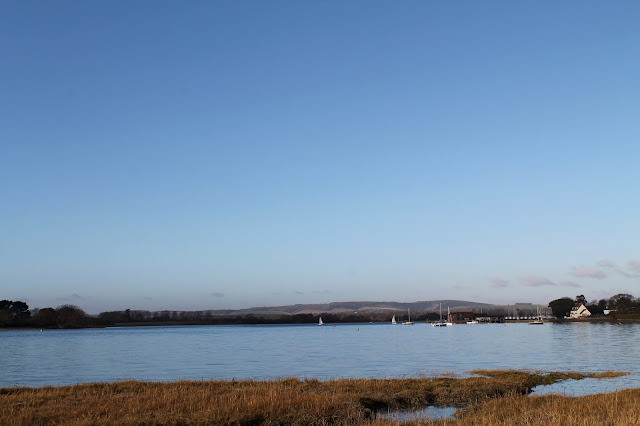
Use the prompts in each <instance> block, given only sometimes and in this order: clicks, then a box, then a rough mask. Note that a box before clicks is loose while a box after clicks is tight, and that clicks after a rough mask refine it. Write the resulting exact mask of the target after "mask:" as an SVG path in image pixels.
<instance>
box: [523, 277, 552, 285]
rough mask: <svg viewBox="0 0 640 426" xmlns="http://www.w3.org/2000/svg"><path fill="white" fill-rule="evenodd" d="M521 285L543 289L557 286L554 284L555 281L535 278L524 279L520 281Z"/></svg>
mask: <svg viewBox="0 0 640 426" xmlns="http://www.w3.org/2000/svg"><path fill="white" fill-rule="evenodd" d="M520 283H521V284H522V285H523V286H525V287H542V286H547V285H548V286H555V285H557V284H556V283H554V282H553V281H551V280H549V279H548V278H544V277H535V276H529V277H522V278H521V279H520Z"/></svg>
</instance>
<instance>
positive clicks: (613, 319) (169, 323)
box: [0, 317, 640, 331]
mask: <svg viewBox="0 0 640 426" xmlns="http://www.w3.org/2000/svg"><path fill="white" fill-rule="evenodd" d="M432 322H433V321H416V323H419V324H431V323H432ZM529 322H530V320H503V321H500V322H493V323H491V324H527V323H529ZM544 322H545V323H558V324H563V323H566V324H571V323H640V318H639V317H636V318H620V317H598V318H580V319H548V320H544ZM387 323H388V324H389V325H391V324H390V323H389V322H388V321H373V322H371V321H362V320H360V321H357V320H356V321H332V322H328V321H325V324H324V327H331V326H332V325H334V324H336V325H346V324H362V325H368V324H387ZM314 324H317V323H316V322H315V321H314V322H293V321H290V322H284V321H283V322H274V321H260V320H259V319H258V318H256V321H252V322H247V321H233V320H230V321H228V320H225V321H214V322H211V321H209V322H206V321H130V322H116V323H112V324H92V325H86V326H74V327H33V326H24V327H21V326H13V327H6V326H5V327H0V331H9V330H60V329H87V328H116V327H174V326H203V325H212V326H215V325H233V326H235V325H274V326H278V325H301V326H302V325H314ZM454 324H455V325H459V326H466V325H468V324H466V323H465V322H454ZM486 324H489V322H486V323H480V324H479V325H486Z"/></svg>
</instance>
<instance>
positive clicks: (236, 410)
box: [0, 371, 638, 425]
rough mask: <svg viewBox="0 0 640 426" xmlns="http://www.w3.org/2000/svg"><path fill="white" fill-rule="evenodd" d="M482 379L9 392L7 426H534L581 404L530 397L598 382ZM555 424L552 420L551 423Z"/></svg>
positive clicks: (508, 374)
mask: <svg viewBox="0 0 640 426" xmlns="http://www.w3.org/2000/svg"><path fill="white" fill-rule="evenodd" d="M477 373H478V374H482V376H478V377H467V378H452V377H435V378H405V379H343V380H331V381H326V382H321V381H318V380H314V379H310V380H298V379H282V380H276V381H251V380H243V381H180V382H172V383H150V382H137V381H126V382H116V383H97V384H82V385H75V386H61V387H43V388H5V389H0V424H2V425H41V424H69V425H71V424H73V425H112V424H126V425H152V424H163V425H178V424H180V425H208V424H210V425H258V424H264V425H276V424H278V425H284V424H287V425H288V424H296V425H326V424H336V425H359V424H376V425H387V424H397V423H395V422H393V421H389V420H376V419H375V412H376V411H377V410H401V409H419V408H424V407H426V406H429V405H441V406H444V405H452V404H469V405H468V407H467V408H466V409H464V410H463V411H461V413H460V419H459V421H458V422H456V423H457V424H496V425H498V424H507V423H508V422H509V421H511V420H509V419H510V418H515V417H513V416H520V417H517V418H519V419H525V418H527V419H528V418H529V417H522V416H523V415H524V413H542V414H545V413H546V411H549V412H551V413H553V412H555V411H554V408H553V407H554V406H557V405H559V404H560V405H562V407H564V408H562V410H569V408H568V407H569V406H572V404H574V401H581V399H580V398H564V399H562V398H560V399H558V398H550V397H546V396H545V397H537V398H529V397H526V396H524V397H523V396H522V395H526V394H528V393H529V392H530V391H531V389H532V387H533V386H536V385H537V384H546V383H553V382H556V381H559V380H564V379H566V378H576V379H579V378H583V377H587V376H589V375H580V374H577V373H549V374H539V373H532V372H519V371H481V372H477ZM616 395H618V394H610V395H605V396H602V397H603V398H604V397H611V398H613V397H614V396H616ZM623 395H626V394H623ZM629 395H636V399H637V394H629ZM626 399H629V397H627V396H625V397H624V398H623V397H620V401H619V402H618V406H619V408H620V409H621V410H623V411H624V410H628V409H635V410H637V409H638V403H637V402H636V403H635V405H633V404H630V401H626ZM536 404H537V405H536ZM544 404H547V405H544ZM594 405H595V403H594ZM602 405H603V406H608V405H609V403H608V402H603V403H602ZM565 406H566V407H565ZM518 407H520V408H518ZM556 411H557V410H556ZM567 412H571V411H570V410H569V411H567ZM576 412H580V411H579V410H577V411H576ZM558 413H560V412H558ZM636 414H638V411H636ZM532 415H533V414H532ZM545 415H547V416H548V415H549V413H546V414H545ZM509 416H512V417H509ZM636 418H638V417H636ZM485 420H486V422H485ZM414 423H416V424H443V425H444V424H453V422H452V421H427V420H425V421H421V422H420V421H416V422H414ZM510 424H542V423H529V422H528V420H527V421H526V422H521V421H511V423H510ZM546 424H583V423H549V422H547V423H546ZM585 424H586V423H585ZM605 424H621V425H622V424H624V425H626V424H637V423H610V422H609V423H607V422H605Z"/></svg>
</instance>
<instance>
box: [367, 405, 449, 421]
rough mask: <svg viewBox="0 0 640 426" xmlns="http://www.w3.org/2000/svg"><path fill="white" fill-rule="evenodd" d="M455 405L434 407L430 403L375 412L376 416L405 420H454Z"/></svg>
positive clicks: (385, 418)
mask: <svg viewBox="0 0 640 426" xmlns="http://www.w3.org/2000/svg"><path fill="white" fill-rule="evenodd" d="M456 411H458V408H457V407H435V406H433V405H430V406H428V407H425V408H420V409H417V410H393V411H391V410H380V411H378V412H376V418H378V419H384V420H394V421H397V422H400V423H402V422H407V421H414V420H454V419H455V413H456Z"/></svg>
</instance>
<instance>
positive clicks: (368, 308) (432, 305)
mask: <svg viewBox="0 0 640 426" xmlns="http://www.w3.org/2000/svg"><path fill="white" fill-rule="evenodd" d="M441 303H442V308H443V309H446V308H447V307H449V308H452V309H456V310H457V311H461V310H466V309H468V310H472V309H474V308H475V309H478V308H490V307H493V306H495V305H491V304H488V303H477V302H469V301H465V300H448V299H447V300H429V301H420V302H410V303H403V302H372V301H362V302H331V303H320V304H298V305H285V306H260V307H254V308H248V309H240V310H224V311H216V313H219V314H222V315H225V314H226V315H247V314H255V315H266V314H281V315H282V314H288V315H295V314H319V313H331V314H341V313H353V312H359V313H365V312H368V313H374V312H391V311H406V310H407V309H411V310H412V311H414V312H416V313H417V312H437V311H438V310H439V309H440V304H441Z"/></svg>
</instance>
